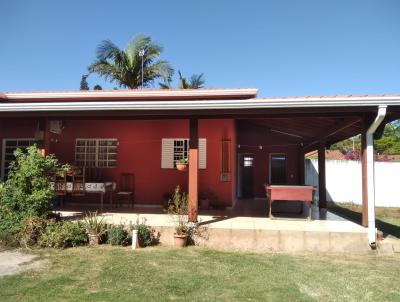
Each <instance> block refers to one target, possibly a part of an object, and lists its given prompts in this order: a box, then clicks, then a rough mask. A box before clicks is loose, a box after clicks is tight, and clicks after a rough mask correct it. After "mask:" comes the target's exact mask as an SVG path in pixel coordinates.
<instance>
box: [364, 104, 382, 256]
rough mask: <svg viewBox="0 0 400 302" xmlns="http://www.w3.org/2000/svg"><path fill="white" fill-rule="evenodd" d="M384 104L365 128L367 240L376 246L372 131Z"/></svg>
mask: <svg viewBox="0 0 400 302" xmlns="http://www.w3.org/2000/svg"><path fill="white" fill-rule="evenodd" d="M386 108H387V106H386V105H380V106H379V108H378V114H377V116H376V118H375V120H374V122H373V123H372V124H371V126H369V128H368V130H367V135H366V136H367V175H368V242H369V245H370V246H371V247H372V248H373V249H375V248H376V227H375V171H374V170H375V168H374V133H375V131H376V129H377V128H378V127H379V125H380V124H381V123H382V121H383V119H384V118H385V116H386Z"/></svg>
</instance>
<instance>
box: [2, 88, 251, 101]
mask: <svg viewBox="0 0 400 302" xmlns="http://www.w3.org/2000/svg"><path fill="white" fill-rule="evenodd" d="M257 92H258V90H257V89H255V88H238V89H234V88H232V89H229V88H226V89H177V90H170V89H164V90H163V89H155V90H152V89H148V90H146V89H143V90H141V89H138V90H96V91H91V90H88V91H59V92H57V91H54V92H9V93H4V94H3V97H4V98H5V99H8V100H45V99H52V100H54V99H82V100H84V99H85V98H89V99H91V98H94V99H95V98H99V99H135V98H138V99H141V98H145V99H157V98H169V97H171V98H174V97H176V98H179V97H194V98H195V97H210V98H211V97H222V96H225V97H229V96H231V97H234V96H239V97H240V96H252V97H255V96H256V95H257Z"/></svg>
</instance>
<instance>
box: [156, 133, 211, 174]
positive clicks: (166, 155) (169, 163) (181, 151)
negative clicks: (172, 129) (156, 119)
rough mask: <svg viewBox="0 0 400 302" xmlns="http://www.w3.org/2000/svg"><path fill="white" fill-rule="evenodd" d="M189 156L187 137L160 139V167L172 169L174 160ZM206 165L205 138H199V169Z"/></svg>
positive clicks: (174, 163)
mask: <svg viewBox="0 0 400 302" xmlns="http://www.w3.org/2000/svg"><path fill="white" fill-rule="evenodd" d="M188 156H189V139H187V138H163V139H162V141H161V168H163V169H173V168H175V165H176V162H177V161H178V160H181V159H183V158H188ZM206 167H207V140H206V139H205V138H200V139H199V169H205V168H206Z"/></svg>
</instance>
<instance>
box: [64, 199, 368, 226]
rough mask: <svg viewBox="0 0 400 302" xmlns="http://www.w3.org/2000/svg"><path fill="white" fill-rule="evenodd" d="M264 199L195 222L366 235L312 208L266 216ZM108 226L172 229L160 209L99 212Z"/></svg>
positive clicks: (75, 213) (75, 212) (73, 211)
mask: <svg viewBox="0 0 400 302" xmlns="http://www.w3.org/2000/svg"><path fill="white" fill-rule="evenodd" d="M264 204H265V200H262V199H253V200H242V201H239V202H238V203H237V205H236V207H235V208H234V209H226V210H209V211H202V210H200V213H199V217H198V222H199V224H200V225H202V226H207V227H208V228H215V229H231V230H239V229H243V230H274V231H305V232H350V233H351V232H356V233H367V229H366V228H364V227H362V226H361V225H358V224H356V223H354V222H352V221H349V220H346V219H344V218H342V217H339V216H337V215H335V214H333V213H331V212H329V211H321V213H320V211H319V209H318V207H316V206H312V212H311V213H312V214H311V220H310V221H309V220H306V219H303V218H293V217H295V216H292V218H284V217H282V218H274V219H271V218H269V217H266V214H265V213H266V212H267V211H266V208H265V209H264V207H265V205H264ZM93 210H95V209H94V208H93V207H90V206H86V207H85V206H79V207H77V206H67V207H63V208H60V209H56V212H59V213H60V214H61V215H62V216H63V217H71V218H73V217H77V218H78V217H82V215H84V213H85V212H86V211H93ZM101 215H102V216H103V217H104V218H105V220H106V221H107V222H108V223H114V224H118V223H122V224H129V223H130V222H132V223H135V222H136V221H137V219H139V220H141V219H145V220H146V224H147V225H149V226H153V227H173V225H174V223H173V220H172V219H171V217H170V216H169V215H167V214H165V213H164V211H163V209H162V207H161V206H160V207H146V206H141V205H135V206H134V207H133V208H113V209H109V210H106V211H105V212H103V213H101Z"/></svg>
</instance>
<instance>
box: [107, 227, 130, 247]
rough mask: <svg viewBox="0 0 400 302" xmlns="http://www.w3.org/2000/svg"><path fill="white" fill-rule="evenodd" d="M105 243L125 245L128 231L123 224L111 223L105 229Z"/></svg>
mask: <svg viewBox="0 0 400 302" xmlns="http://www.w3.org/2000/svg"><path fill="white" fill-rule="evenodd" d="M107 243H109V244H111V245H126V244H127V243H128V232H127V231H126V230H125V229H124V226H123V225H112V226H111V227H110V228H109V229H108V230H107Z"/></svg>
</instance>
